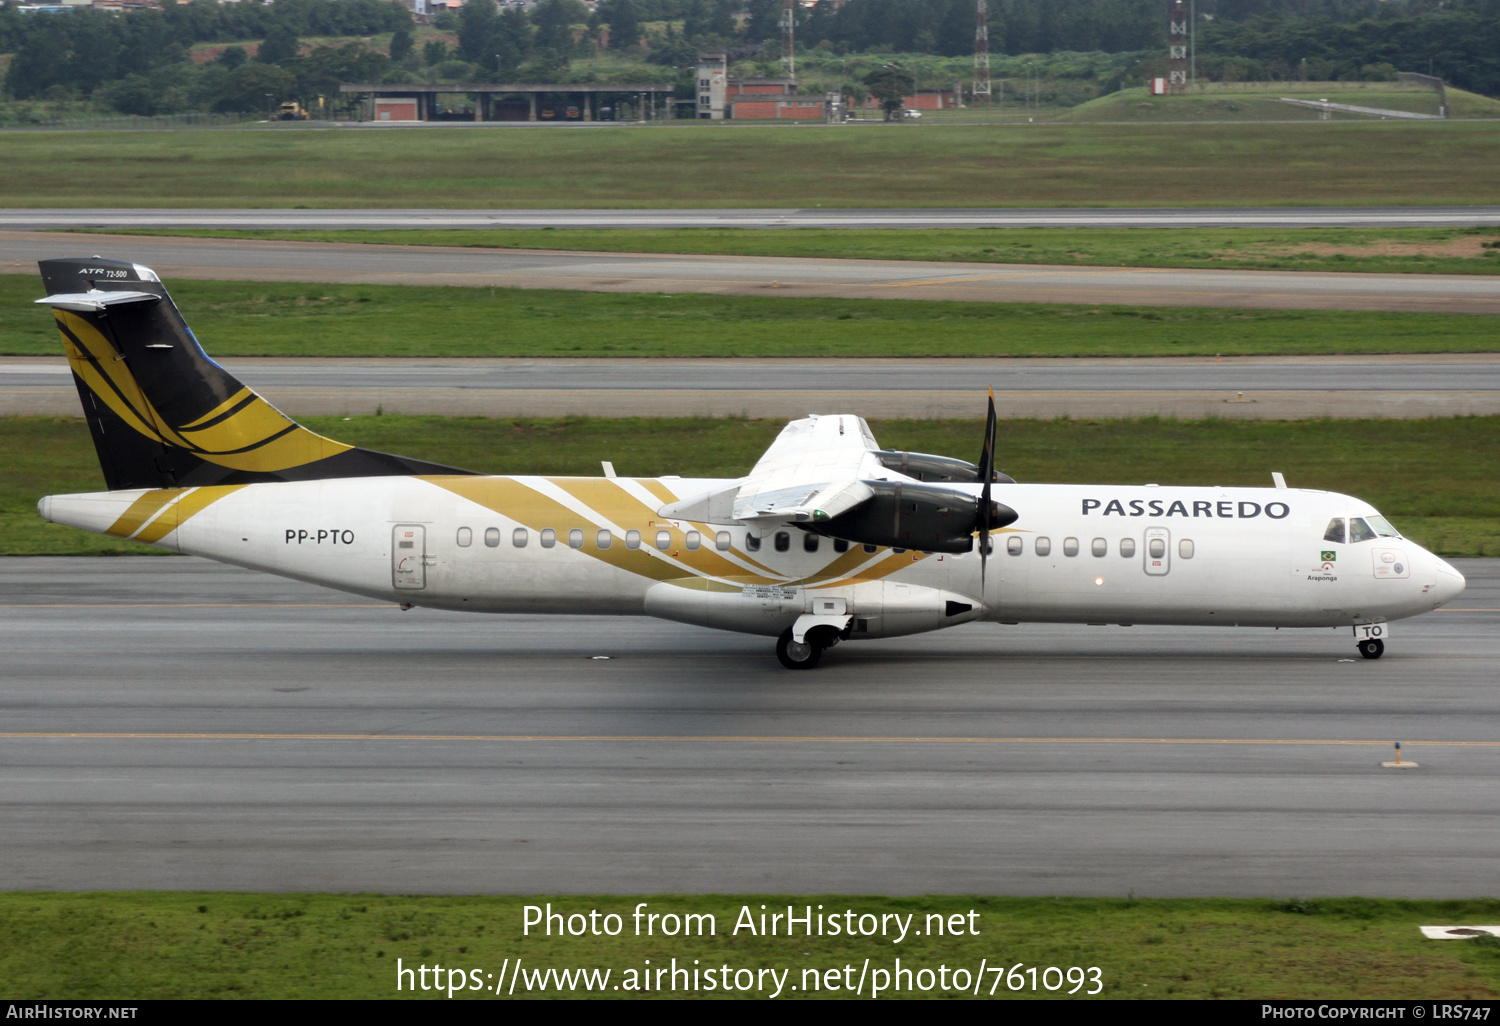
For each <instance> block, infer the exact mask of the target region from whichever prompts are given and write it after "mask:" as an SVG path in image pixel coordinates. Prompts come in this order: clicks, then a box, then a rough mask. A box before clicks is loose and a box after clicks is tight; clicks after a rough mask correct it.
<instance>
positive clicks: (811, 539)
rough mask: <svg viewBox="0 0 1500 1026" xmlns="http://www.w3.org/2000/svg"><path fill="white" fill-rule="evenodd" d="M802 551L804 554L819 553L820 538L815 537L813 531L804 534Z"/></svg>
mask: <svg viewBox="0 0 1500 1026" xmlns="http://www.w3.org/2000/svg"><path fill="white" fill-rule="evenodd" d="M802 551H803V552H817V551H818V536H817V535H815V534H813V533H812V532H811V531H808V532H807V533H806V534H804V535H803V536H802Z"/></svg>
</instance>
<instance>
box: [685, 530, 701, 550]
mask: <svg viewBox="0 0 1500 1026" xmlns="http://www.w3.org/2000/svg"><path fill="white" fill-rule="evenodd" d="M702 544H703V535H701V534H699V533H698V532H697V531H689V532H688V533H687V547H688V549H689V551H696V550H697V548H698V546H700V545H702Z"/></svg>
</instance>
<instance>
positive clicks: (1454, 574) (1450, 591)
mask: <svg viewBox="0 0 1500 1026" xmlns="http://www.w3.org/2000/svg"><path fill="white" fill-rule="evenodd" d="M1432 562H1433V569H1435V570H1436V571H1437V572H1436V573H1435V574H1434V575H1433V576H1434V578H1436V588H1435V591H1436V595H1435V596H1434V597H1433V607H1434V608H1436V607H1437V606H1442V605H1447V604H1448V603H1449V602H1452V601H1453V600H1454V599H1456V598H1458V596H1460V595H1462V594H1463V591H1464V588H1466V587H1467V586H1468V582H1467V581H1465V580H1464V575H1463V574H1461V573H1459V572H1458V571H1457V570H1455V569H1454V568H1453V566H1452V565H1451V564H1449V563H1448V562H1446V561H1444V560H1442V559H1439V558H1438V557H1437V556H1433V557H1432Z"/></svg>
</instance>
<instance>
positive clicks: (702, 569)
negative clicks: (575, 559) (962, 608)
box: [421, 476, 925, 588]
mask: <svg viewBox="0 0 1500 1026" xmlns="http://www.w3.org/2000/svg"><path fill="white" fill-rule="evenodd" d="M421 480H423V481H426V482H428V483H429V484H433V485H436V486H437V487H439V488H442V489H444V490H446V491H449V492H452V493H453V494H455V495H458V496H461V497H462V498H465V499H468V500H469V501H470V502H473V503H475V504H477V505H480V506H483V507H485V508H486V509H490V510H493V511H495V512H496V513H499V514H501V515H502V516H504V517H507V518H508V519H510V520H514V521H515V522H516V523H519V524H521V525H523V526H525V527H527V528H529V529H530V530H533V531H541V530H542V529H543V528H544V527H552V528H554V529H558V530H559V534H562V535H563V537H562V538H560V539H559V540H560V541H561V542H562V543H563V544H566V535H565V533H564V532H565V527H562V526H561V525H567V524H569V523H576V522H577V521H578V520H579V519H580V518H582V519H583V520H585V521H586V522H587V524H588V526H589V529H588V530H587V531H586V532H585V535H584V546H583V548H582V549H580V550H578V551H580V552H582V553H583V554H584V555H586V556H590V557H592V558H594V559H597V560H600V561H601V562H604V563H607V564H609V565H611V566H614V567H617V568H619V569H621V570H624V571H625V572H627V573H631V574H635V575H636V576H638V577H644V578H647V579H649V580H654V581H666V580H673V581H677V582H681V581H682V580H683V570H684V569H686V570H687V571H689V572H690V573H693V574H696V575H698V577H699V578H700V579H703V580H717V581H722V582H724V583H725V584H729V585H734V586H743V585H746V584H787V585H806V586H810V587H818V588H829V587H836V586H839V585H843V584H853V583H857V582H859V581H872V580H880V579H881V578H884V577H887V576H889V575H891V574H893V573H895V572H896V571H898V570H900V569H902V568H903V567H907V566H911V565H912V563H914V562H917V561H920V560H921V559H923V558H925V556H924V555H923V554H922V553H920V552H911V553H895V552H892V551H891V550H889V549H885V550H881V551H882V552H883V555H872V554H869V553H865V552H864V551H863V550H861V549H855V550H854V551H850V552H845V553H841V554H839V555H838V556H837V557H835V558H834V559H831V560H830V561H829V562H828V563H827V564H826V565H825V566H824V567H823V568H822V569H820V570H818V571H817V572H815V573H813V574H810V575H808V576H805V577H791V576H789V575H787V574H784V573H778V572H777V571H775V570H772V569H770V568H768V567H763V566H762V565H761V564H760V563H758V562H756V561H755V560H752V559H751V558H750V557H749V556H746V555H744V554H743V553H736V555H737V556H739V557H740V558H741V559H744V560H745V561H746V562H749V563H752V564H753V565H754V566H756V567H758V568H760V569H761V570H762V571H763V572H761V573H756V572H754V571H748V570H747V569H746V568H745V567H743V566H741V565H740V564H738V563H735V562H733V561H731V560H729V559H727V558H725V557H724V556H723V555H721V554H720V553H719V552H718V550H717V549H715V548H713V547H712V538H713V536H714V530H713V527H712V526H711V525H707V524H697V525H695V526H696V527H698V528H700V530H699V533H700V534H701V535H703V537H704V540H705V541H706V542H708V544H707V545H704V546H702V547H700V548H698V549H688V548H687V546H686V544H685V538H684V537H683V534H682V532H681V531H680V530H679V529H676V528H669V526H668V525H669V521H666V520H664V519H663V518H662V517H661V516H660V515H659V514H658V513H657V512H656V510H654V509H652V508H651V507H650V506H648V505H646V504H645V503H643V502H642V501H641V500H640V499H638V498H637V497H636V496H634V495H633V494H631V492H630V491H629V490H627V489H626V488H624V487H622V486H621V485H620V484H619V482H618V481H617V480H614V479H610V478H546V479H545V480H546V481H547V483H548V484H550V485H553V486H554V487H556V488H558V489H560V490H562V491H564V492H566V493H567V494H568V495H570V496H572V497H573V498H575V499H577V500H578V502H579V503H580V504H581V505H582V506H583V507H584V508H585V509H586V510H587V515H582V514H580V513H579V512H578V510H577V509H575V508H573V507H571V506H569V505H567V504H565V503H562V502H559V501H557V500H556V499H553V498H551V497H550V496H547V495H545V494H543V493H541V492H539V491H537V490H536V489H535V488H532V487H530V486H528V485H526V484H524V483H522V482H521V481H519V480H517V479H515V478H509V477H448V476H441V477H438V476H433V477H422V478H421ZM634 480H635V483H637V484H639V485H641V486H642V487H644V488H646V489H647V491H649V492H650V493H651V494H652V495H655V496H657V497H659V498H661V500H662V501H663V502H673V501H676V499H677V496H675V495H673V494H672V493H671V492H670V491H669V490H668V489H667V488H666V487H665V486H664V485H662V484H661V482H659V481H655V480H650V479H634ZM600 529H611V530H624V531H629V530H637V531H640V532H641V538H642V543H643V544H642V546H641V547H640V548H638V549H630V548H626V547H625V544H624V541H625V540H624V539H623V538H619V537H616V538H615V539H614V540H613V543H612V544H611V545H610V547H609V548H607V549H601V548H599V545H598V539H597V534H596V532H597V531H599V530H600ZM667 529H670V530H671V531H672V535H673V537H672V542H671V544H670V545H669V547H668V550H667V552H659V551H658V550H657V549H656V548H655V547H654V542H655V532H656V531H658V530H667ZM669 555H670V559H669V558H668V556H669ZM850 575H853V576H850Z"/></svg>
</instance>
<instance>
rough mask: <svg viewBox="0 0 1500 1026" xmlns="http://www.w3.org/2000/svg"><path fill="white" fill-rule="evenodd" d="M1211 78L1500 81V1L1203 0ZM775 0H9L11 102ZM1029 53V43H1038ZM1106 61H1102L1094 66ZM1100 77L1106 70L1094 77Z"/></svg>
mask: <svg viewBox="0 0 1500 1026" xmlns="http://www.w3.org/2000/svg"><path fill="white" fill-rule="evenodd" d="M1196 7H1197V10H1198V13H1199V15H1200V22H1199V34H1198V54H1199V73H1200V77H1209V78H1225V79H1257V78H1275V79H1293V78H1299V77H1306V78H1310V79H1332V78H1362V77H1381V76H1386V75H1389V74H1391V73H1393V71H1394V70H1395V69H1398V68H1399V69H1401V70H1414V71H1425V70H1427V69H1428V67H1429V62H1430V66H1431V68H1432V70H1433V71H1434V72H1436V73H1437V74H1440V75H1442V76H1443V77H1445V78H1447V79H1448V80H1449V81H1451V82H1453V83H1455V84H1456V85H1459V86H1462V87H1464V88H1469V89H1474V90H1477V91H1480V92H1487V93H1491V94H1500V0H1196ZM988 8H989V26H990V31H989V38H990V50H991V52H992V53H993V54H995V55H996V56H997V58H1002V59H1003V58H1004V57H1005V56H1006V55H1012V56H1019V55H1032V54H1066V53H1074V54H1078V55H1080V56H1083V55H1088V54H1096V55H1103V54H1113V55H1116V56H1115V57H1113V58H1110V59H1109V60H1108V61H1106V62H1105V63H1107V64H1110V66H1111V67H1114V66H1116V65H1120V63H1121V61H1122V60H1124V61H1125V63H1126V64H1128V63H1129V59H1128V58H1122V57H1120V56H1119V55H1122V54H1130V55H1132V56H1135V55H1142V54H1145V55H1151V54H1155V53H1156V52H1157V51H1160V50H1161V49H1163V47H1164V45H1165V15H1166V4H1165V0H1066V2H1062V0H989V5H988ZM795 10H796V17H797V26H796V33H797V45H798V48H799V50H801V51H802V52H804V53H806V52H809V51H818V52H822V53H832V54H867V53H875V54H880V53H927V54H939V55H944V56H950V57H962V56H964V55H966V54H968V53H970V52H972V50H973V45H974V0H847V2H846V3H844V4H842V5H839V6H836V5H835V4H833V3H831V2H824V3H819V4H817V5H816V6H814V7H811V8H806V7H801V6H798V7H797V8H795ZM781 12H782V3H781V0H601V2H600V3H599V4H598V5H597V7H596V8H595V9H592V10H591V9H590V8H588V7H586V6H585V5H584V4H582V3H580V2H579V0H542V2H541V3H539V4H537V5H536V6H535V7H534V8H533V9H532V10H530V11H528V12H522V11H520V10H518V9H516V8H507V9H506V10H505V11H504V12H501V11H499V10H498V9H497V8H496V7H495V6H494V5H493V4H491V3H486V2H484V0H471V2H469V3H467V4H466V5H465V6H464V8H463V9H462V12H461V14H460V15H458V16H456V17H455V16H453V15H442V16H440V26H441V27H445V28H448V29H450V30H453V31H455V32H456V34H457V47H456V49H452V50H450V49H449V46H448V44H447V43H445V42H443V41H441V40H429V41H428V42H427V43H426V44H425V45H423V46H420V47H419V46H418V45H417V43H416V40H415V37H414V35H413V25H412V21H411V16H410V15H409V14H408V13H407V11H406V9H405V8H404V7H403V6H402V5H401V4H400V3H399V2H397V0H277V2H276V3H274V4H270V5H266V4H258V3H225V4H221V3H219V2H218V0H190V2H186V3H182V2H175V3H174V2H172V0H166V2H165V4H164V6H163V8H162V10H160V11H147V12H139V13H130V14H110V13H104V12H100V11H94V10H90V9H78V10H74V11H72V12H70V13H68V14H64V15H46V14H22V13H20V12H19V11H17V10H16V6H15V4H14V3H10V2H6V0H0V52H9V53H11V54H12V58H11V61H10V66H9V69H8V72H7V74H6V76H5V82H4V88H5V93H6V95H7V96H8V97H9V98H11V99H16V100H29V99H35V98H50V99H77V100H83V99H87V100H90V101H91V102H93V103H94V105H95V106H104V107H108V108H113V109H116V110H120V111H123V112H128V113H140V114H148V113H164V112H175V111H184V110H220V111H253V110H264V109H267V108H268V107H269V106H272V105H274V103H276V102H280V101H281V100H283V99H291V98H298V99H302V100H304V101H306V100H307V99H309V98H311V97H314V96H318V95H332V94H336V93H337V85H338V84H339V83H340V82H349V81H355V80H360V81H392V82H394V81H406V80H410V79H411V78H412V77H414V76H418V75H420V76H424V77H427V78H429V79H431V80H435V81H453V80H455V78H456V77H478V78H488V79H489V80H492V81H502V80H514V79H515V78H517V77H524V78H529V79H531V80H551V81H556V80H559V79H563V78H566V77H567V75H568V65H569V61H571V60H573V59H575V58H578V57H580V56H584V55H588V54H593V53H596V52H599V51H601V50H604V49H606V48H607V49H609V50H613V51H626V52H629V53H633V54H635V55H636V56H637V57H643V58H644V59H646V60H648V61H651V62H653V63H656V64H660V65H665V66H668V67H672V68H676V69H679V72H678V73H679V74H681V75H684V76H686V75H687V74H688V73H687V72H686V71H684V70H682V69H686V68H689V67H691V66H692V65H694V64H696V61H697V55H698V53H699V52H700V51H701V50H703V49H706V48H725V49H728V50H730V51H731V52H732V53H733V54H734V56H735V58H736V59H747V58H748V59H753V60H757V61H761V62H763V63H765V64H767V65H769V64H770V62H773V61H774V60H775V59H776V58H777V57H779V56H780V45H781V43H780V40H781V30H780V27H779V21H780V17H781ZM387 32H390V33H394V36H393V37H392V41H391V45H390V54H389V55H387V54H386V53H384V52H381V51H378V50H375V49H373V48H371V47H368V46H365V45H364V44H361V43H350V44H347V45H344V46H338V47H319V48H316V49H314V50H313V51H312V52H311V53H303V52H302V50H303V49H304V48H303V47H302V46H301V45H300V44H299V39H302V38H304V37H307V36H351V35H366V36H367V35H373V34H377V33H382V34H383V33H387ZM247 39H249V40H260V41H261V42H260V43H259V45H258V52H257V54H256V56H255V59H253V60H251V59H249V58H248V54H247V53H246V52H245V51H244V50H242V49H240V48H239V47H230V48H229V49H227V50H226V51H225V52H224V53H222V54H221V55H220V56H219V57H218V58H217V59H216V60H214V61H212V62H210V63H209V64H207V65H195V64H194V63H193V62H191V61H190V60H189V59H188V48H189V47H190V46H192V45H193V44H195V43H203V42H231V41H237V40H247ZM1028 59H1029V58H1028ZM1085 63H1086V64H1089V66H1090V67H1091V68H1093V69H1094V70H1092V71H1088V72H1081V74H1085V77H1087V76H1088V75H1095V76H1096V77H1097V76H1099V75H1101V74H1107V75H1115V76H1116V77H1117V75H1118V72H1117V70H1114V71H1108V72H1101V71H1100V70H1099V68H1100V67H1103V65H1099V64H1098V62H1092V63H1090V62H1085ZM1100 81H1101V82H1103V79H1102V78H1101V79H1100Z"/></svg>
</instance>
